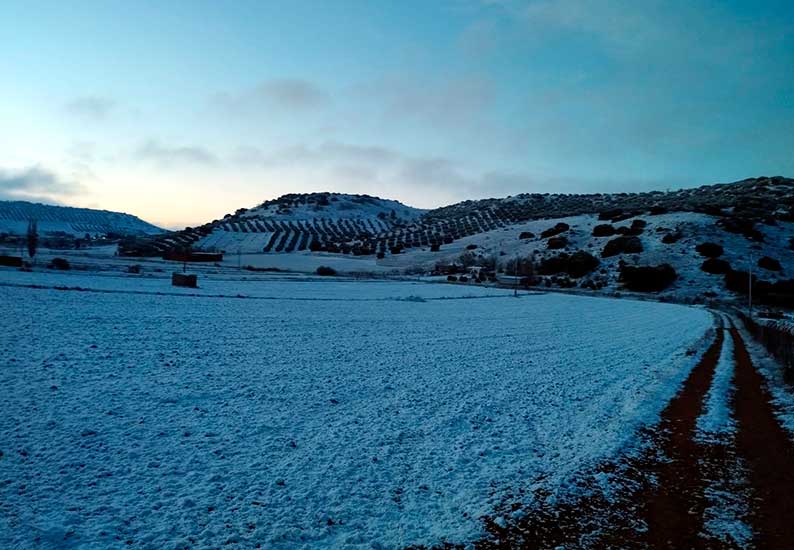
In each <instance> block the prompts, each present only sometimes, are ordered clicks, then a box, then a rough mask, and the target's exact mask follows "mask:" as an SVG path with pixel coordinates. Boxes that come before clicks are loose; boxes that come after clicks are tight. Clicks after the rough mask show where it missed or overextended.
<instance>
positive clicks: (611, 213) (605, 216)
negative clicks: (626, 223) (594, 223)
mask: <svg viewBox="0 0 794 550" xmlns="http://www.w3.org/2000/svg"><path fill="white" fill-rule="evenodd" d="M622 215H623V210H621V209H620V208H614V209H612V210H604V211H603V212H601V213H600V214H599V215H598V219H599V220H601V221H604V220H611V219H612V218H617V217H620V216H622Z"/></svg>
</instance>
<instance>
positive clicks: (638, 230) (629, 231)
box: [615, 225, 642, 237]
mask: <svg viewBox="0 0 794 550" xmlns="http://www.w3.org/2000/svg"><path fill="white" fill-rule="evenodd" d="M615 231H616V232H617V233H618V234H620V235H631V236H635V237H636V236H638V235H642V227H637V226H635V225H632V226H631V227H618V228H617V229H616V230H615Z"/></svg>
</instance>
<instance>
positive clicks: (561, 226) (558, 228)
mask: <svg viewBox="0 0 794 550" xmlns="http://www.w3.org/2000/svg"><path fill="white" fill-rule="evenodd" d="M570 228H571V226H570V225H568V224H567V223H563V222H559V223H558V224H556V225H555V226H554V227H549V228H548V229H547V230H545V231H544V232H542V233H541V234H540V238H541V239H548V238H549V237H553V236H554V235H559V234H560V233H563V232H564V231H568V230H569V229H570Z"/></svg>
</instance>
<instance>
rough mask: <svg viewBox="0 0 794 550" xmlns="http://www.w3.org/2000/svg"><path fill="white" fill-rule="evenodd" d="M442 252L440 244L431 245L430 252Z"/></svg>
mask: <svg viewBox="0 0 794 550" xmlns="http://www.w3.org/2000/svg"><path fill="white" fill-rule="evenodd" d="M440 250H441V245H440V244H438V243H435V244H431V245H430V252H438V251H440Z"/></svg>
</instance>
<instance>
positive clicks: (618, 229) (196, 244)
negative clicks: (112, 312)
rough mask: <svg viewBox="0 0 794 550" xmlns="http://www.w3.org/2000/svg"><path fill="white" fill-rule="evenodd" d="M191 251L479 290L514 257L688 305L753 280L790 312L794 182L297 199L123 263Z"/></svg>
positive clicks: (140, 242) (536, 280) (534, 277)
mask: <svg viewBox="0 0 794 550" xmlns="http://www.w3.org/2000/svg"><path fill="white" fill-rule="evenodd" d="M555 228H556V229H555ZM701 245H705V247H706V250H703V251H701V249H700V248H699V247H701V248H702V246H701ZM184 246H191V247H192V248H194V249H197V250H205V251H222V252H226V253H227V254H230V255H233V256H237V260H236V261H238V262H240V263H241V264H243V263H244V265H252V266H257V267H279V268H282V269H288V270H289V269H296V270H299V271H313V270H314V269H315V268H316V267H317V266H318V265H333V266H334V267H335V268H336V269H337V270H339V271H351V272H353V271H356V272H366V271H377V272H384V271H387V272H388V271H400V272H414V273H422V272H424V273H430V272H433V273H451V274H461V273H462V272H465V271H467V270H469V269H470V268H472V267H476V268H482V269H478V271H477V272H478V273H480V274H481V275H480V276H479V277H478V279H479V282H483V281H486V280H489V279H490V280H495V279H496V277H497V276H498V274H499V273H500V272H501V273H505V272H511V268H510V262H514V258H515V257H516V256H518V257H519V258H520V261H521V263H522V264H526V265H524V266H523V267H522V268H521V269H520V270H519V275H521V276H523V277H524V278H525V282H526V283H527V284H531V285H541V286H545V287H552V288H554V287H561V288H581V289H585V290H592V291H597V292H615V291H620V290H637V291H652V292H660V293H661V294H660V296H662V297H664V296H667V297H670V298H671V299H679V300H680V299H686V300H706V299H711V298H717V299H722V298H728V297H731V298H733V297H734V296H736V297H737V298H740V297H741V294H742V292H744V291H746V285H745V284H744V283H743V281H748V274H747V273H746V272H747V270H749V269H750V268H752V271H753V272H754V275H755V277H756V280H757V287H754V289H753V292H754V294H756V295H757V296H758V297H759V298H761V299H762V300H764V299H766V301H767V302H771V303H774V302H775V300H776V299H777V298H776V297H777V296H783V298H781V299H780V300H779V301H780V302H781V304H782V303H788V302H791V303H792V304H794V282H793V281H794V279H792V277H794V180H792V179H787V178H782V177H773V178H754V179H748V180H743V181H740V182H735V183H730V184H718V185H708V186H702V187H697V188H693V189H683V190H676V191H666V192H661V191H660V192H649V193H618V194H590V195H548V194H546V195H538V194H531V195H529V194H524V195H517V196H514V197H506V198H502V199H486V200H479V201H465V202H462V203H458V204H455V205H451V206H447V207H443V208H439V209H436V210H431V211H422V210H418V209H414V208H410V207H408V206H405V205H403V204H401V203H399V202H396V201H390V200H385V199H379V198H376V197H369V196H366V195H341V194H333V193H313V194H304V195H299V194H291V195H285V196H283V197H280V198H279V199H276V200H273V201H268V202H265V203H263V204H261V205H259V206H257V207H255V208H252V209H240V210H238V211H237V212H235V213H234V214H229V215H227V216H225V217H224V218H223V219H221V220H214V221H212V222H210V223H208V224H205V225H203V226H200V227H196V228H187V229H185V230H183V231H180V232H176V233H172V234H168V235H162V236H157V237H154V238H149V239H137V240H136V241H134V242H132V243H127V246H126V247H123V248H122V253H123V254H126V255H144V256H145V255H152V256H153V255H161V254H163V253H165V252H167V251H168V250H171V249H173V248H174V247H184ZM243 258H244V259H243ZM572 264H574V265H572ZM637 268H639V269H637ZM527 275H531V277H527ZM466 279H467V280H471V276H470V275H467V276H466ZM789 287H791V288H789ZM734 292H736V293H738V294H736V295H734Z"/></svg>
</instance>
